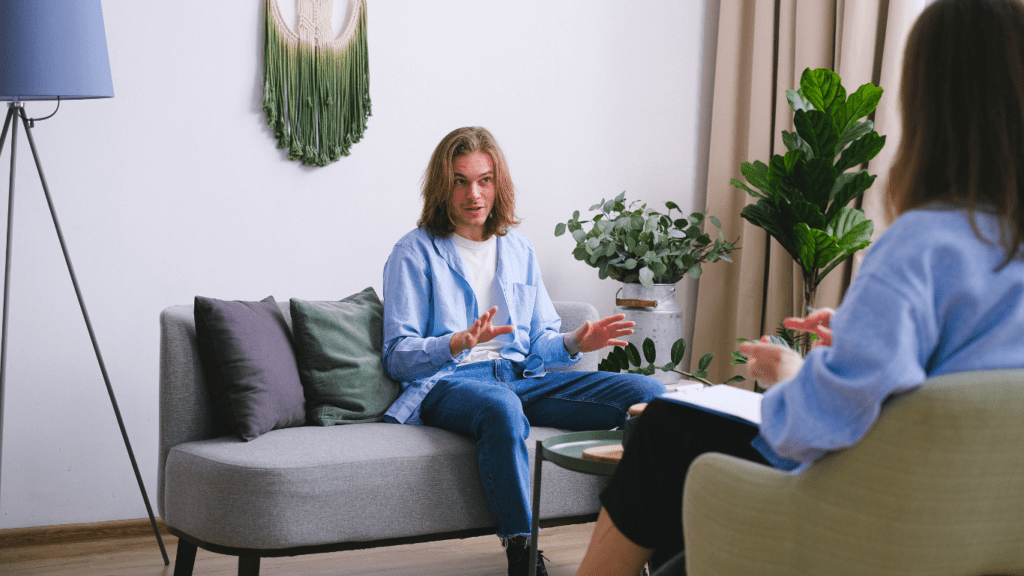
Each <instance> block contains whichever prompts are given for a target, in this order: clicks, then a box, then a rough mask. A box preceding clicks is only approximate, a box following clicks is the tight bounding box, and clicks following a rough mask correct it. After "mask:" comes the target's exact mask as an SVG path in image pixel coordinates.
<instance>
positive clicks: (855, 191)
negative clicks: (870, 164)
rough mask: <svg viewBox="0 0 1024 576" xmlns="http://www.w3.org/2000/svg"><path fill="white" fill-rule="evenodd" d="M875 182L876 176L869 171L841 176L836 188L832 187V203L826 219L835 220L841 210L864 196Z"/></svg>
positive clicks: (837, 180)
mask: <svg viewBox="0 0 1024 576" xmlns="http://www.w3.org/2000/svg"><path fill="white" fill-rule="evenodd" d="M874 181H875V176H872V175H871V174H868V171H867V170H861V171H859V172H847V173H845V174H840V175H839V178H837V179H836V183H835V186H833V187H832V194H831V196H832V198H831V202H832V203H831V205H830V206H829V209H828V211H827V212H826V213H825V219H826V220H828V221H831V220H832V219H833V218H835V216H836V214H838V213H839V210H841V209H842V208H844V207H845V206H846V205H847V204H849V203H850V201H851V200H853V199H854V198H857V197H859V196H860V195H861V194H863V193H864V191H865V190H867V189H868V188H870V187H871V184H872V183H873V182H874Z"/></svg>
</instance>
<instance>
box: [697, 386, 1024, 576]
mask: <svg viewBox="0 0 1024 576" xmlns="http://www.w3.org/2000/svg"><path fill="white" fill-rule="evenodd" d="M736 460H737V459H730V458H729V457H726V456H722V455H706V456H702V457H701V458H700V459H698V461H697V462H695V463H694V465H693V467H692V468H691V473H690V475H689V476H688V478H687V486H686V489H685V500H684V502H685V504H684V524H685V526H686V528H685V530H686V534H687V556H688V562H687V564H688V569H689V570H690V572H689V573H690V574H691V576H699V575H701V574H733V573H737V574H738V573H742V572H743V571H744V570H746V571H748V573H753V572H749V570H750V569H751V568H752V567H753V566H757V569H756V570H755V572H756V573H758V574H761V575H767V574H830V575H836V576H839V575H842V574H851V575H852V574H857V575H859V576H863V575H864V574H886V575H888V574H891V575H894V576H895V575H897V574H899V575H906V574H928V575H931V576H942V575H948V576H969V575H979V574H1007V573H1022V572H1024V370H993V371H981V372H964V373H959V374H951V375H946V376H941V377H937V378H933V379H931V380H928V381H927V382H925V383H924V384H923V385H922V386H920V387H919V388H917V389H915V390H913V391H911V392H909V393H907V394H904V395H901V396H899V397H896V398H893V399H891V400H890V401H889V402H887V404H886V405H885V406H884V408H883V412H882V414H881V416H880V418H879V420H878V422H877V423H876V424H875V426H874V427H873V428H872V429H871V430H870V432H869V433H868V434H867V436H866V437H865V438H864V439H863V440H861V441H860V442H859V443H858V444H857V445H855V446H853V447H851V448H849V449H847V450H843V451H839V452H836V453H834V454H831V455H829V456H827V457H825V458H823V459H822V460H821V461H819V462H816V463H815V464H814V465H812V466H811V467H810V468H808V469H807V470H805V471H804V472H802V473H799V474H787V473H784V472H780V471H777V470H773V469H769V468H766V467H763V466H758V465H755V464H752V463H749V462H738V461H736ZM736 478H742V480H736ZM691 484H692V485H691ZM716 484H717V485H719V487H721V486H723V485H728V488H721V489H719V490H716V488H715V485H716ZM716 492H717V494H715V493H716ZM709 497H710V498H714V499H718V500H722V499H725V498H732V499H734V501H733V502H732V503H731V504H729V505H728V507H729V508H730V509H735V510H734V511H736V512H737V513H738V515H734V516H732V517H731V518H730V517H729V516H728V514H725V513H723V511H722V510H721V509H720V507H719V508H716V504H715V503H713V502H709V501H707V499H708V498H709ZM743 508H748V509H747V510H746V511H744V510H743ZM755 509H756V513H755V512H752V511H751V510H755ZM709 514H720V516H719V519H717V520H715V519H709V518H708V517H707V516H708V515H709ZM723 514H724V515H723ZM730 524H731V525H732V526H731V527H730V526H729V525H730ZM716 538H727V539H730V540H735V539H738V540H740V541H745V542H746V543H748V544H750V545H749V546H739V547H738V549H736V550H732V552H734V553H735V555H736V557H735V558H733V559H728V558H726V557H725V556H726V555H728V554H729V553H730V551H726V550H722V547H721V546H720V544H721V541H720V540H719V541H716V540H715V539H716ZM716 545H719V546H718V549H714V547H715V546H716Z"/></svg>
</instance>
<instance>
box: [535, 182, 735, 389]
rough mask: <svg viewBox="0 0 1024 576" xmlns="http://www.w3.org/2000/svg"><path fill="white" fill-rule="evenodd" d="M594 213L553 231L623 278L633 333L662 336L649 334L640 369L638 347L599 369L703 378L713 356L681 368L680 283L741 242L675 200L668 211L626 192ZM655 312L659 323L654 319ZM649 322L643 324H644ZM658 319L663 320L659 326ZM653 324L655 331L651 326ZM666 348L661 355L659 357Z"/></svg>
mask: <svg viewBox="0 0 1024 576" xmlns="http://www.w3.org/2000/svg"><path fill="white" fill-rule="evenodd" d="M590 211H591V212H594V211H596V212H597V214H595V215H594V216H593V217H592V218H591V219H590V220H586V219H584V220H581V219H580V212H579V211H578V210H577V211H576V212H574V213H573V216H572V218H570V219H569V220H568V221H567V222H563V223H559V224H558V225H557V226H556V227H555V236H562V235H563V234H565V233H566V232H569V233H570V234H571V235H572V238H573V240H574V241H575V242H576V248H575V249H574V250H573V256H574V257H575V258H576V259H577V260H580V261H582V262H585V263H587V264H588V265H590V266H592V267H594V268H596V269H597V274H598V278H601V279H602V280H603V279H605V278H610V279H612V280H618V281H620V282H622V283H623V287H622V289H620V293H623V295H624V298H621V299H618V298H617V300H616V304H617V306H618V307H617V309H618V310H619V311H623V312H625V313H626V315H627V318H629V319H630V320H634V321H636V322H637V333H636V335H635V336H634V337H636V338H638V339H639V338H640V337H643V335H644V332H648V331H649V332H651V333H652V334H654V335H655V336H656V340H657V342H656V341H655V340H652V339H651V338H646V339H645V340H644V342H643V344H642V346H643V351H644V356H645V357H646V358H647V359H648V363H649V365H648V366H640V360H639V358H640V351H639V349H638V348H637V347H636V346H634V345H633V344H629V345H628V346H627V347H626V348H625V349H616V350H613V351H612V355H610V356H609V357H608V358H607V359H606V360H605V361H604V362H602V365H601V367H600V369H602V370H607V371H613V372H618V371H619V369H620V368H621V369H622V370H629V371H636V372H643V373H646V374H654V372H655V370H662V371H663V372H677V373H679V374H682V375H685V376H688V377H691V378H692V377H694V376H696V377H697V378H700V377H701V373H702V372H703V374H704V375H706V368H707V364H708V363H710V361H711V359H710V357H708V356H705V358H702V359H701V360H700V363H699V365H698V370H695V371H694V372H693V373H692V374H691V373H685V372H682V371H680V370H678V369H676V368H677V366H678V365H679V363H680V362H681V360H682V357H683V354H684V352H685V349H686V342H685V341H684V340H683V339H682V318H683V313H682V311H681V310H679V308H678V306H676V304H675V300H674V294H675V284H676V283H677V282H679V281H680V280H682V279H683V278H684V277H686V276H688V277H691V278H699V277H700V275H701V271H702V268H701V266H702V264H705V263H713V262H718V261H720V260H722V261H726V262H731V261H732V259H731V258H730V257H729V254H730V253H732V252H733V251H734V250H735V249H736V247H735V244H734V243H733V242H729V241H727V240H726V239H725V236H724V235H723V233H722V229H721V226H722V225H721V223H720V222H719V221H718V218H715V217H714V216H706V215H705V214H704V213H702V212H694V213H692V214H690V215H689V216H687V215H686V214H685V213H683V211H682V210H681V209H680V208H679V206H678V205H677V204H676V203H675V202H671V201H669V202H666V203H665V209H664V210H663V211H662V210H655V209H652V208H649V207H648V206H647V204H646V203H643V202H640V201H633V202H627V200H626V193H625V192H623V193H621V194H619V195H618V196H616V197H615V198H612V199H611V200H604V199H602V200H601V201H600V202H598V203H597V204H595V205H593V206H591V207H590ZM708 223H710V224H711V225H712V226H714V227H715V228H717V229H718V233H717V238H714V239H713V238H712V236H711V234H709V233H707V232H705V231H704V229H703V227H704V226H705V225H706V224H708ZM655 316H657V317H659V319H658V320H651V318H654V317H655ZM647 322H650V323H651V324H650V325H648V326H645V325H644V324H645V323H647ZM654 322H657V323H659V324H661V326H660V327H658V326H655V325H654ZM645 328H649V330H645ZM658 350H661V354H658V352H657V351H658ZM656 356H660V357H661V358H662V359H665V358H666V357H669V356H671V362H670V363H668V364H665V365H664V366H655V365H654V359H655V357H656Z"/></svg>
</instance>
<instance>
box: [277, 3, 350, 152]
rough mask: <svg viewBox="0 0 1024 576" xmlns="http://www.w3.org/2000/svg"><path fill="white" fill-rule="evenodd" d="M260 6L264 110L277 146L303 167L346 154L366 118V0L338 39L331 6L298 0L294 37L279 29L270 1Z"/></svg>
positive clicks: (280, 22) (280, 21)
mask: <svg viewBox="0 0 1024 576" xmlns="http://www.w3.org/2000/svg"><path fill="white" fill-rule="evenodd" d="M265 3H266V15H265V20H266V38H265V40H264V48H263V110H265V111H266V113H267V123H268V124H270V127H271V128H272V129H273V130H274V136H275V137H276V138H277V147H278V148H288V157H289V158H290V159H292V160H301V161H302V163H303V164H305V165H307V166H326V165H328V164H330V163H331V162H334V161H336V160H338V159H339V158H341V157H342V156H348V154H349V151H350V150H351V148H352V145H353V144H355V143H356V142H359V140H360V139H361V138H362V137H363V132H365V131H366V120H367V118H369V116H370V65H369V61H368V59H367V50H366V2H365V0H353V1H352V6H351V9H350V15H349V18H348V21H347V22H346V24H345V27H344V29H343V30H342V32H341V34H339V35H338V37H337V38H333V37H332V36H333V31H332V29H331V1H330V0H298V3H297V6H296V8H297V10H296V13H297V16H298V25H297V28H298V32H297V33H296V32H292V31H291V30H290V29H289V28H288V25H287V24H285V23H284V20H283V19H282V18H281V13H280V9H279V8H278V6H277V2H276V0H265Z"/></svg>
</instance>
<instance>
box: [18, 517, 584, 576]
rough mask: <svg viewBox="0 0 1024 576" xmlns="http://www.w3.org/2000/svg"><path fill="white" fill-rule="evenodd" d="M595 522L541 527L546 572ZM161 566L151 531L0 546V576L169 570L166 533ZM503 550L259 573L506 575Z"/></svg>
mask: <svg viewBox="0 0 1024 576" xmlns="http://www.w3.org/2000/svg"><path fill="white" fill-rule="evenodd" d="M593 530H594V524H593V523H590V524H577V525H573V526H559V527H555V528H545V529H543V530H541V533H540V538H539V540H540V548H541V550H543V551H544V556H545V557H546V558H548V559H550V561H549V562H547V568H548V572H549V573H550V574H551V576H571V575H572V574H575V572H576V568H577V566H579V563H580V562H581V561H582V559H583V553H584V552H585V551H586V548H587V544H588V543H589V542H590V534H591V533H592V532H593ZM163 538H164V545H165V546H166V547H167V553H168V555H169V556H170V559H171V565H170V566H165V565H164V562H163V558H162V557H161V556H160V548H159V547H158V546H157V543H156V538H155V537H154V536H153V534H152V533H150V534H149V536H148V537H142V536H137V537H127V538H118V539H111V540H96V541H92V542H79V543H69V544H36V545H31V546H21V547H7V548H0V576H43V575H46V576H72V575H74V576H170V575H171V574H173V573H174V554H175V551H176V549H177V539H176V538H175V537H174V536H169V535H164V537H163ZM507 570H508V568H507V563H506V561H505V551H504V550H502V548H501V545H500V544H499V542H498V539H497V538H496V537H494V536H481V537H477V538H466V539H463V540H445V541H441V542H428V543H423V544H407V545H402V546H392V547H388V548H373V549H370V550H351V551H346V552H334V553H331V554H316V555H310V556H299V557H294V558H264V559H263V560H262V561H261V563H260V574H261V576H284V575H288V576H314V575H315V576H356V575H371V574H372V575H387V576H428V575H429V576H434V575H437V576H504V575H505V574H507ZM237 571H238V562H237V559H236V558H231V557H228V556H221V555H219V554H214V553H211V552H207V551H205V550H199V554H198V555H197V556H196V565H195V572H194V575H195V576H235V574H237Z"/></svg>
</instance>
